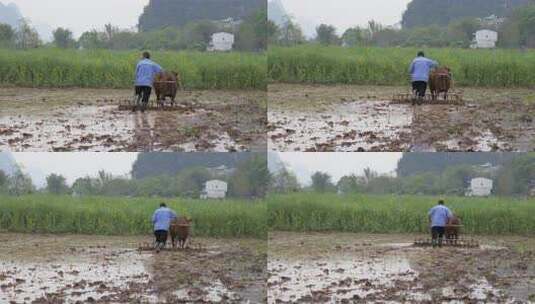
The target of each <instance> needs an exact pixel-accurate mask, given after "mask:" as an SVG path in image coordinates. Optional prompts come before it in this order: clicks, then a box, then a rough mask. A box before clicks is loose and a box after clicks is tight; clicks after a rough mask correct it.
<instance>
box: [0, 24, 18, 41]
mask: <svg viewBox="0 0 535 304" xmlns="http://www.w3.org/2000/svg"><path fill="white" fill-rule="evenodd" d="M13 39H15V30H13V28H12V27H11V26H10V25H9V24H3V23H0V46H10V45H11V43H12V42H13Z"/></svg>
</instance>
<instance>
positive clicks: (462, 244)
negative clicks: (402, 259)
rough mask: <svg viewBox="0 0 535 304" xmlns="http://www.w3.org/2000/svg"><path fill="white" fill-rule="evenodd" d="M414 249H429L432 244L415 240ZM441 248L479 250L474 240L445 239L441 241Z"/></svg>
mask: <svg viewBox="0 0 535 304" xmlns="http://www.w3.org/2000/svg"><path fill="white" fill-rule="evenodd" d="M414 246H415V247H431V246H433V242H432V240H431V239H417V240H415V241H414ZM442 247H458V248H479V242H478V241H477V240H474V239H463V238H459V239H446V238H444V239H443V240H442Z"/></svg>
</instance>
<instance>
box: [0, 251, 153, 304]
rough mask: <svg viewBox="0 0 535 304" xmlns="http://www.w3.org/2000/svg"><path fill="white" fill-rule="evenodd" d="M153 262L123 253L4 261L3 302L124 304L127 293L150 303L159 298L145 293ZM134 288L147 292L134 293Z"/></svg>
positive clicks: (0, 270) (0, 269)
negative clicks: (109, 303) (101, 303)
mask: <svg viewBox="0 0 535 304" xmlns="http://www.w3.org/2000/svg"><path fill="white" fill-rule="evenodd" d="M149 258H150V255H148V254H139V253H138V252H135V251H132V250H121V251H114V252H111V253H110V254H108V255H105V256H102V257H99V256H96V255H95V256H93V257H85V258H84V257H81V256H80V257H77V258H72V257H71V258H69V259H68V260H67V261H54V262H50V263H47V262H41V263H35V262H21V261H17V260H16V259H13V260H7V261H6V260H4V261H2V262H0V277H1V278H0V289H1V290H2V293H0V302H9V301H14V302H16V303H23V302H32V301H43V300H45V299H56V300H58V301H61V302H70V303H73V302H76V301H92V300H95V301H124V296H123V294H125V293H128V298H130V299H144V300H146V301H150V300H151V299H154V298H155V296H154V291H150V290H146V289H145V288H147V284H148V282H149V281H150V279H151V277H150V274H148V273H147V270H146V268H145V264H146V263H147V261H148V260H149ZM132 285H137V286H144V287H145V288H140V289H138V290H137V292H132V291H130V288H131V286H132ZM151 294H152V296H151ZM156 299H157V297H156Z"/></svg>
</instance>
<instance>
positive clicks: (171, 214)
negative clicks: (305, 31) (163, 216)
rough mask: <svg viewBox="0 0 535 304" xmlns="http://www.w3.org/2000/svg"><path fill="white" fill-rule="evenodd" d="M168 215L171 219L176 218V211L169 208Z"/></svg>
mask: <svg viewBox="0 0 535 304" xmlns="http://www.w3.org/2000/svg"><path fill="white" fill-rule="evenodd" d="M169 216H170V217H171V219H173V220H174V219H176V212H175V211H174V210H171V212H169Z"/></svg>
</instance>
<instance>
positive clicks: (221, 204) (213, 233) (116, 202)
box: [0, 195, 267, 238]
mask: <svg viewBox="0 0 535 304" xmlns="http://www.w3.org/2000/svg"><path fill="white" fill-rule="evenodd" d="M163 201H165V202H166V203H167V204H168V206H169V207H171V208H173V209H174V210H176V211H177V213H179V214H181V215H187V216H189V217H191V218H192V219H193V221H194V224H193V228H192V230H193V234H194V235H197V236H207V237H255V238H265V237H266V230H267V226H266V215H267V212H266V205H265V204H263V203H260V202H250V201H240V200H224V201H201V200H183V199H176V200H163ZM0 202H1V203H0V230H6V231H9V232H39V233H82V234H99V235H134V234H146V233H151V231H152V223H151V216H152V213H153V212H154V210H155V209H156V208H157V207H158V206H159V203H160V202H162V199H156V198H150V199H143V198H108V197H84V198H73V197H70V196H52V195H31V196H23V197H0Z"/></svg>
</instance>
